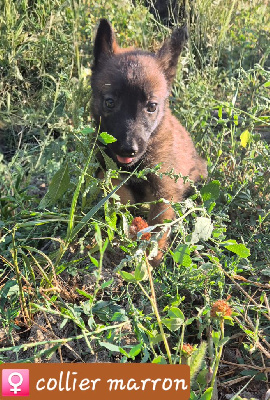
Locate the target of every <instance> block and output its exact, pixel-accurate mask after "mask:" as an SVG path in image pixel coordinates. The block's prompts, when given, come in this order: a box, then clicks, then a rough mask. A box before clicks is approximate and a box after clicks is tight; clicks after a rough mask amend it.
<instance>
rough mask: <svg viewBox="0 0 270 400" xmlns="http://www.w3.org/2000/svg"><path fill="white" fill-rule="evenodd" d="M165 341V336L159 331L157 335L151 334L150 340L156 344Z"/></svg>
mask: <svg viewBox="0 0 270 400" xmlns="http://www.w3.org/2000/svg"><path fill="white" fill-rule="evenodd" d="M162 341H163V337H162V335H161V333H158V334H157V335H155V336H154V337H150V336H149V342H150V343H151V344H152V345H153V346H155V345H156V344H158V343H160V342H162Z"/></svg>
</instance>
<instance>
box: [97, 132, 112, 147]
mask: <svg viewBox="0 0 270 400" xmlns="http://www.w3.org/2000/svg"><path fill="white" fill-rule="evenodd" d="M98 140H99V141H100V142H101V143H102V144H105V145H106V144H110V143H114V142H117V139H115V137H114V136H112V135H109V134H108V133H107V132H102V133H101V134H100V135H98Z"/></svg>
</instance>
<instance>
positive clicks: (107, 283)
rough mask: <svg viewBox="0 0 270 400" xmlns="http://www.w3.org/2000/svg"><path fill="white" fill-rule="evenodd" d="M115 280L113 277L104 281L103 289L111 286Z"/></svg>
mask: <svg viewBox="0 0 270 400" xmlns="http://www.w3.org/2000/svg"><path fill="white" fill-rule="evenodd" d="M113 280H114V279H113V278H112V279H110V280H109V281H107V282H103V283H102V285H101V286H100V287H101V289H105V288H106V287H108V286H110V285H111V284H112V283H113Z"/></svg>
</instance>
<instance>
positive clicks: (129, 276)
mask: <svg viewBox="0 0 270 400" xmlns="http://www.w3.org/2000/svg"><path fill="white" fill-rule="evenodd" d="M119 274H120V276H121V277H122V278H123V279H124V280H125V281H126V282H133V283H135V282H137V280H136V278H135V276H134V275H132V274H130V273H129V272H126V271H120V272H119Z"/></svg>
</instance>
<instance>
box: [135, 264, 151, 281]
mask: <svg viewBox="0 0 270 400" xmlns="http://www.w3.org/2000/svg"><path fill="white" fill-rule="evenodd" d="M134 277H135V279H136V281H138V282H139V281H142V280H145V279H147V278H148V271H147V266H146V262H145V261H144V260H142V261H141V262H139V263H138V264H137V266H136V268H135V274H134Z"/></svg>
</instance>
